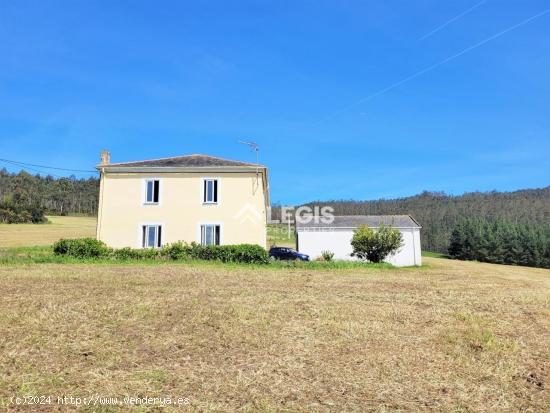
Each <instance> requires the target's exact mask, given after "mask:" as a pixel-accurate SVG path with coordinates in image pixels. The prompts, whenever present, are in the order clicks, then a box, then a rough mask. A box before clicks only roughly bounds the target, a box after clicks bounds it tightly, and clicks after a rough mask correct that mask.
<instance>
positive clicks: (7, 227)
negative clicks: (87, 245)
mask: <svg viewBox="0 0 550 413" xmlns="http://www.w3.org/2000/svg"><path fill="white" fill-rule="evenodd" d="M48 220H49V221H50V223H47V224H0V247H21V246H35V245H49V244H52V243H54V242H55V241H57V240H59V239H60V238H80V237H95V230H96V218H95V217H58V216H50V217H48Z"/></svg>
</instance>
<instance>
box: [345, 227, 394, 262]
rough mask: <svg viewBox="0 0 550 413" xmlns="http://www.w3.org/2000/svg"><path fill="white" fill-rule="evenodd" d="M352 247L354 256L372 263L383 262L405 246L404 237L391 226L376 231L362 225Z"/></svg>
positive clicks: (356, 233) (354, 236)
mask: <svg viewBox="0 0 550 413" xmlns="http://www.w3.org/2000/svg"><path fill="white" fill-rule="evenodd" d="M351 245H352V247H353V253H352V254H351V255H352V256H355V257H358V258H359V259H362V260H368V261H370V262H382V261H383V260H384V258H386V257H387V256H388V255H390V254H393V253H394V252H396V251H397V250H398V249H399V248H401V247H402V246H403V235H401V232H400V231H399V230H397V229H395V228H392V227H391V226H390V227H387V226H385V225H381V226H380V228H378V231H374V230H372V229H371V228H369V227H367V226H366V225H361V226H360V227H359V228H358V229H357V231H355V233H354V234H353V239H352V240H351Z"/></svg>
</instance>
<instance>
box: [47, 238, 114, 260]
mask: <svg viewBox="0 0 550 413" xmlns="http://www.w3.org/2000/svg"><path fill="white" fill-rule="evenodd" d="M53 252H54V254H56V255H67V256H69V257H74V258H104V257H107V256H109V253H110V249H109V248H108V247H107V246H106V245H105V243H103V242H102V241H99V240H97V239H95V238H79V239H61V240H59V241H57V242H56V243H55V244H54V245H53Z"/></svg>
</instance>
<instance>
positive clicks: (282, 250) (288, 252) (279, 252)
mask: <svg viewBox="0 0 550 413" xmlns="http://www.w3.org/2000/svg"><path fill="white" fill-rule="evenodd" d="M269 256H270V257H271V258H273V259H276V260H300V261H309V255H306V254H301V253H299V252H298V251H296V250H293V249H292V248H287V247H271V249H270V250H269Z"/></svg>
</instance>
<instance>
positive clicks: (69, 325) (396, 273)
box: [0, 258, 550, 412]
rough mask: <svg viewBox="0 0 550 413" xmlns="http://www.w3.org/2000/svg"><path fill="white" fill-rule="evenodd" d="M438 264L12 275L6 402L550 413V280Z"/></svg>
mask: <svg viewBox="0 0 550 413" xmlns="http://www.w3.org/2000/svg"><path fill="white" fill-rule="evenodd" d="M425 260H426V261H428V264H429V265H428V267H427V268H419V269H406V270H399V269H384V270H379V271H370V270H361V269H348V270H329V271H308V270H300V269H293V270H285V269H280V268H278V269H263V270H260V269H250V270H248V269H245V268H233V269H224V268H223V267H221V266H212V267H205V266H200V265H189V266H184V265H162V266H138V265H131V266H123V265H117V266H108V265H55V264H47V265H46V264H43V265H29V266H1V267H0V286H1V287H2V300H1V301H0V366H1V367H0V369H1V376H0V396H1V397H3V398H4V400H6V398H7V397H9V396H13V395H55V396H58V395H75V396H82V395H88V394H98V395H101V396H105V397H109V396H123V395H142V396H143V395H147V396H152V397H154V396H163V395H171V396H175V397H179V396H182V397H188V398H189V400H190V405H189V406H187V407H186V409H187V410H191V411H234V410H242V411H281V410H282V411H285V410H286V411H381V412H382V411H395V410H397V411H547V410H548V409H549V408H550V399H549V396H548V391H547V389H545V386H546V387H547V383H548V381H549V380H550V379H549V371H550V362H549V358H548V354H549V350H550V348H549V343H550V337H549V331H550V302H549V301H550V298H549V297H550V294H549V293H550V271H548V270H537V269H527V268H519V267H505V266H497V265H491V264H476V263H469V262H455V261H450V260H439V259H434V258H426V259H425ZM58 408H59V407H58V406H49V407H48V406H43V410H48V409H49V410H52V411H53V410H56V409H58ZM22 410H25V409H22ZM171 410H173V411H180V408H166V409H164V411H171ZM89 411H96V410H93V409H90V410H89ZM104 411H114V410H112V409H111V410H110V409H105V410H104ZM144 411H146V410H144Z"/></svg>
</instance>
